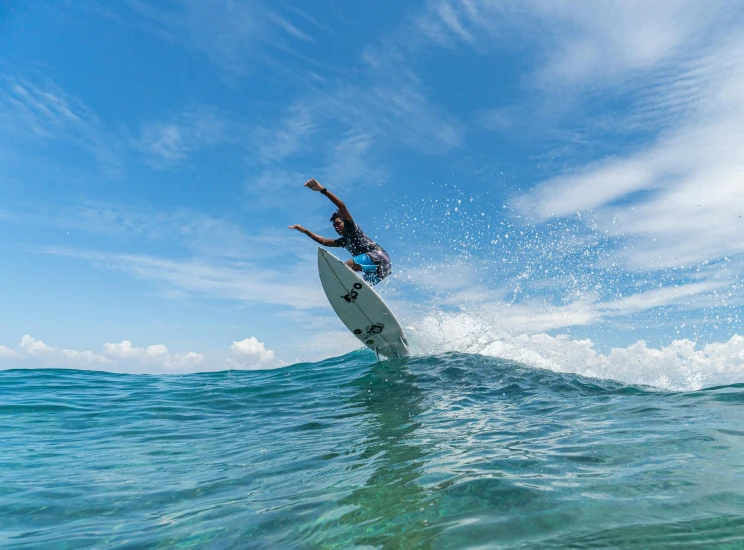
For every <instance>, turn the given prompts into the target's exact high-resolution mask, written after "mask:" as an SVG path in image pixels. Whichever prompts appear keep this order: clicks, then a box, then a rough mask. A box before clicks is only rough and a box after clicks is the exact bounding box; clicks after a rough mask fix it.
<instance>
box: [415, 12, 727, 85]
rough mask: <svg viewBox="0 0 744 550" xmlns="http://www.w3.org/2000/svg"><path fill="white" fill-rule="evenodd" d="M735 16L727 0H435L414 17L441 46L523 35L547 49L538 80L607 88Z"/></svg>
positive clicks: (480, 45) (693, 44)
mask: <svg viewBox="0 0 744 550" xmlns="http://www.w3.org/2000/svg"><path fill="white" fill-rule="evenodd" d="M731 15H732V4H731V3H730V2H726V1H725V0H721V1H711V2H706V3H701V2H698V1H696V0H658V1H656V2H652V3H649V2H646V1H643V0H610V1H604V2H596V1H593V0H578V1H577V0H498V1H497V0H431V1H430V2H428V9H427V10H426V11H425V12H424V13H423V14H422V15H420V16H419V17H417V18H416V19H415V23H416V28H417V29H418V31H419V32H420V33H421V35H422V36H424V37H426V38H428V39H429V40H431V41H433V42H435V43H437V44H440V45H444V46H449V47H454V46H456V45H457V44H458V43H464V44H466V45H468V46H469V47H473V48H475V49H476V50H478V51H487V50H489V49H492V48H493V47H494V46H497V45H503V44H506V43H507V42H511V41H513V39H514V37H516V36H519V37H520V38H521V39H522V40H528V41H530V42H532V43H534V44H536V45H539V47H540V49H541V54H542V55H541V57H540V59H541V60H542V63H543V65H542V67H541V68H539V69H538V70H537V73H536V75H535V82H537V83H539V85H540V86H545V87H548V86H559V87H564V86H589V87H602V88H605V87H610V86H613V85H614V84H615V83H616V81H617V79H618V78H624V77H626V76H627V75H628V74H630V73H633V72H637V71H648V70H651V69H652V68H654V67H655V66H658V65H659V64H662V63H664V62H667V61H669V60H671V59H674V58H676V57H677V56H679V55H680V54H683V53H685V52H688V51H691V50H692V51H694V50H696V49H697V48H698V47H699V46H700V45H701V44H704V43H705V42H706V41H707V39H708V38H709V36H710V34H711V32H710V27H711V26H712V25H714V24H716V23H718V24H723V23H728V22H729V20H730V18H731ZM552 91H553V92H555V91H556V90H555V89H553V90H552Z"/></svg>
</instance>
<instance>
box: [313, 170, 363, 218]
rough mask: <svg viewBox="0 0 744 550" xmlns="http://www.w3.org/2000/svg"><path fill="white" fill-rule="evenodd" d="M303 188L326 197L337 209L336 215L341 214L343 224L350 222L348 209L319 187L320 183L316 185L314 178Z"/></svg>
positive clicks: (336, 198) (335, 197)
mask: <svg viewBox="0 0 744 550" xmlns="http://www.w3.org/2000/svg"><path fill="white" fill-rule="evenodd" d="M305 187H309V188H310V189H312V190H313V191H319V192H320V193H322V194H323V195H325V196H326V197H328V198H329V199H330V200H331V202H332V203H333V204H335V205H336V208H338V213H339V214H341V219H342V220H344V221H345V222H350V221H351V219H352V218H351V214H349V209H348V208H346V205H345V204H344V202H343V201H342V200H341V199H339V198H338V197H337V196H336V195H334V194H333V193H331V192H330V191H329V190H328V189H326V188H325V187H323V186H322V185H320V183H318V180H316V179H315V178H310V179H309V180H307V181H306V182H305Z"/></svg>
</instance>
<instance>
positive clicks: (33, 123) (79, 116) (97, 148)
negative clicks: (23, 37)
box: [0, 75, 121, 174]
mask: <svg viewBox="0 0 744 550" xmlns="http://www.w3.org/2000/svg"><path fill="white" fill-rule="evenodd" d="M0 142H4V143H3V145H4V146H5V147H7V148H9V149H11V150H17V149H19V148H22V147H23V146H26V145H30V146H38V145H39V144H45V145H49V144H64V145H72V146H74V147H76V148H78V149H80V150H83V151H86V152H87V153H89V154H91V155H93V156H94V157H95V158H96V159H97V160H98V162H99V164H100V165H101V167H102V168H103V169H104V170H105V171H107V172H108V173H112V174H115V173H118V172H119V171H120V169H121V163H120V160H119V158H118V154H117V152H116V146H115V143H114V140H113V139H112V138H111V137H110V136H109V135H107V133H106V132H105V130H104V128H103V127H102V125H101V122H100V121H99V120H98V117H97V116H96V115H95V113H94V112H93V111H91V110H90V109H89V108H88V107H87V106H85V105H84V104H83V102H82V101H80V100H79V99H77V98H75V97H72V96H70V95H69V94H67V93H65V92H64V91H63V90H62V89H60V88H59V87H58V86H56V85H55V84H54V83H53V82H50V81H45V83H44V84H42V85H37V84H34V83H32V82H29V81H27V80H25V79H22V78H17V77H8V76H2V75H0ZM34 151H35V157H34V158H36V159H37V160H38V154H39V152H38V151H39V150H38V147H35V148H34Z"/></svg>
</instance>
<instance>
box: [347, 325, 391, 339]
mask: <svg viewBox="0 0 744 550" xmlns="http://www.w3.org/2000/svg"><path fill="white" fill-rule="evenodd" d="M383 330H385V325H383V324H382V323H375V324H373V325H367V328H366V329H365V330H364V331H362V329H360V328H358V329H355V330H354V331H353V332H354V334H355V335H356V337H357V338H359V339H360V340H362V341H364V340H367V338H369V337H370V336H372V335H373V334H380V333H381V332H382V331H383Z"/></svg>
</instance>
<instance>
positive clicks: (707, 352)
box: [406, 312, 744, 391]
mask: <svg viewBox="0 0 744 550" xmlns="http://www.w3.org/2000/svg"><path fill="white" fill-rule="evenodd" d="M406 330H407V332H408V334H409V337H410V339H411V341H412V344H413V350H414V353H415V354H416V355H431V354H439V353H447V352H465V353H477V354H480V355H484V356H489V357H499V358H503V359H510V360H513V361H518V362H520V363H524V364H526V365H530V366H534V367H538V368H544V369H549V370H552V371H555V372H567V373H576V374H580V375H583V376H588V377H594V378H602V379H612V380H617V381H620V382H625V383H629V384H641V385H650V386H654V387H656V388H659V389H661V390H670V391H691V390H698V389H701V388H705V387H711V386H717V385H725V384H732V383H738V382H744V337H743V336H739V335H734V336H732V337H731V338H730V339H729V340H728V341H726V342H717V343H709V344H705V345H698V344H697V343H696V342H694V341H692V340H687V339H684V340H673V341H671V342H670V343H669V344H668V345H666V346H661V347H659V348H652V347H649V346H648V345H647V344H646V342H645V341H643V340H639V341H637V342H636V343H634V344H632V345H630V346H628V347H625V348H612V349H611V350H609V351H608V352H607V353H601V352H599V351H597V350H596V349H595V344H594V342H592V340H590V339H583V340H582V339H573V338H571V337H569V336H566V335H557V336H551V335H549V334H545V333H538V334H527V333H520V334H510V333H509V332H507V331H505V330H503V329H499V328H495V327H492V326H489V324H488V323H487V322H484V320H483V319H482V318H478V317H476V316H474V315H470V314H468V313H456V314H451V313H443V312H437V313H430V314H427V315H424V316H423V317H422V318H419V319H417V320H416V322H415V323H414V324H412V325H409V326H407V327H406Z"/></svg>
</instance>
